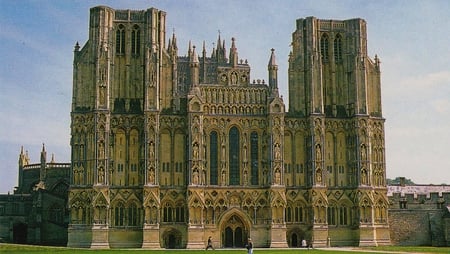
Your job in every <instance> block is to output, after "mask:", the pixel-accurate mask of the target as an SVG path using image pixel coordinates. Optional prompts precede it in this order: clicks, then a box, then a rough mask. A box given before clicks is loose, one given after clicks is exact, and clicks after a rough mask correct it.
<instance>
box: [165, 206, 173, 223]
mask: <svg viewBox="0 0 450 254" xmlns="http://www.w3.org/2000/svg"><path fill="white" fill-rule="evenodd" d="M172 218H173V217H172V207H171V206H170V204H169V203H166V205H165V206H164V208H163V222H172V220H173V219H172Z"/></svg>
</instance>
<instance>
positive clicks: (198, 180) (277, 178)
mask: <svg viewBox="0 0 450 254" xmlns="http://www.w3.org/2000/svg"><path fill="white" fill-rule="evenodd" d="M74 175H75V182H78V181H80V179H81V180H82V177H77V174H74ZM243 177H244V179H243V184H244V185H247V184H248V181H249V179H248V172H247V170H245V171H244V174H243ZM104 181H105V171H104V169H103V167H100V169H99V171H98V183H100V184H104ZM192 183H193V184H194V185H199V184H205V183H206V171H205V170H202V174H201V177H200V175H199V172H198V170H194V172H193V173H192ZM221 183H222V185H225V183H226V171H225V170H222V174H221ZM316 183H317V184H321V183H322V170H320V169H319V170H317V171H316ZM148 184H155V170H154V169H153V168H150V169H149V170H148ZM274 184H281V172H280V170H279V169H277V170H275V173H274ZM361 184H363V185H365V184H368V179H367V171H366V170H365V169H363V170H361Z"/></svg>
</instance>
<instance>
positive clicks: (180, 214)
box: [175, 203, 184, 222]
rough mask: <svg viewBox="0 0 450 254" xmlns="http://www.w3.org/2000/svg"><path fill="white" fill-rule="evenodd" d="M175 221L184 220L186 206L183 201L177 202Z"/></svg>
mask: <svg viewBox="0 0 450 254" xmlns="http://www.w3.org/2000/svg"><path fill="white" fill-rule="evenodd" d="M175 221H176V222H184V206H183V203H179V204H177V207H176V208H175Z"/></svg>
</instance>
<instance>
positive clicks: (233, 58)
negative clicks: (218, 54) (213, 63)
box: [230, 37, 239, 67]
mask: <svg viewBox="0 0 450 254" xmlns="http://www.w3.org/2000/svg"><path fill="white" fill-rule="evenodd" d="M234 41H235V39H234V37H233V38H231V48H230V64H231V66H233V67H236V66H237V64H238V60H239V58H238V52H237V48H236V44H235V43H234Z"/></svg>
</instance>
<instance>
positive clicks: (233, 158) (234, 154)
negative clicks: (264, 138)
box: [229, 127, 240, 185]
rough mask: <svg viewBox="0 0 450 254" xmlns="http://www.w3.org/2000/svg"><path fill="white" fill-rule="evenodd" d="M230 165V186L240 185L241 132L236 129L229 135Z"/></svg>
mask: <svg viewBox="0 0 450 254" xmlns="http://www.w3.org/2000/svg"><path fill="white" fill-rule="evenodd" d="M229 142H230V144H229V156H230V157H229V165H230V185H239V184H240V175H239V173H240V170H239V153H240V149H239V130H238V129H237V128H236V127H233V128H231V129H230V133H229Z"/></svg>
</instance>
